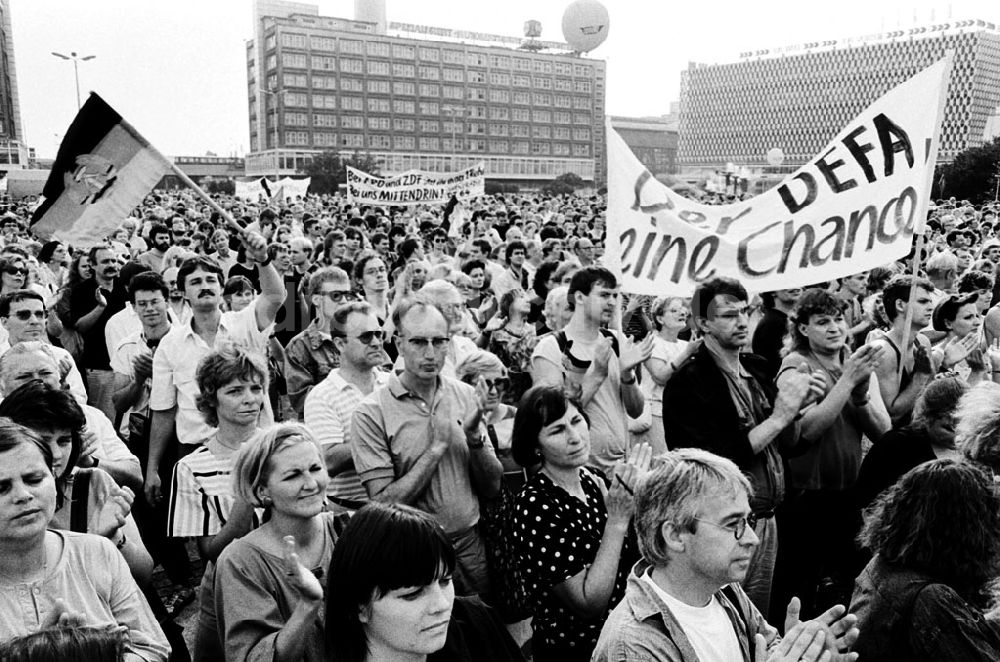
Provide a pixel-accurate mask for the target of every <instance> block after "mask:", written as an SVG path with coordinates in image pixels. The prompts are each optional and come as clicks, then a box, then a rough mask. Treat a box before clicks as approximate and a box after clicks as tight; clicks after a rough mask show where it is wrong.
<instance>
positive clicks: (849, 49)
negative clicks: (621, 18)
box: [677, 21, 1000, 175]
mask: <svg viewBox="0 0 1000 662" xmlns="http://www.w3.org/2000/svg"><path fill="white" fill-rule="evenodd" d="M947 52H952V53H954V60H953V67H952V74H951V85H950V88H949V93H948V99H947V102H946V106H945V111H944V118H943V124H942V128H941V145H940V149H939V152H938V159H939V160H940V161H950V160H951V159H952V158H954V156H955V154H957V153H958V152H961V151H962V150H964V149H966V148H969V147H975V146H978V145H981V144H983V142H984V141H986V140H988V139H989V138H990V137H992V135H991V131H990V130H989V126H988V125H989V123H990V118H991V117H994V116H995V115H996V112H997V107H998V105H1000V31H998V29H997V26H996V25H994V24H992V23H987V22H986V21H961V22H957V23H947V24H939V25H934V26H929V27H920V28H913V29H912V30H897V31H895V32H890V33H885V34H880V35H870V36H868V37H864V38H858V39H849V40H842V41H829V42H822V43H812V44H804V45H800V46H796V47H790V48H785V49H777V50H764V51H757V52H754V53H745V54H743V59H742V60H741V61H739V62H734V63H730V64H717V65H704V64H695V63H692V64H691V65H689V67H688V69H687V71H685V72H683V75H682V79H681V90H680V94H681V97H680V126H679V133H680V136H679V144H678V149H677V161H678V165H679V167H680V168H681V170H682V171H683V172H696V171H710V170H713V169H716V170H717V169H719V168H720V167H721V166H723V164H726V163H734V164H736V165H738V166H745V167H749V168H751V169H754V170H755V171H756V172H758V173H763V172H768V171H770V172H772V173H773V174H775V175H777V174H780V172H791V171H792V170H794V169H795V168H797V167H799V166H800V165H802V164H803V163H805V162H806V161H807V160H808V159H811V158H812V157H814V156H815V155H816V154H817V153H818V152H819V150H820V149H822V148H823V146H824V145H826V143H827V142H829V141H830V140H831V139H832V138H833V137H834V136H835V135H836V134H837V132H838V131H840V130H841V129H842V128H843V127H844V126H846V124H847V123H848V122H849V121H850V120H851V119H852V118H853V117H855V116H856V115H857V114H858V113H859V112H860V111H861V110H863V109H864V108H865V107H866V106H867V105H868V104H870V103H872V102H873V101H875V100H876V99H878V98H879V97H880V96H881V95H883V94H885V93H886V92H887V91H889V90H890V89H891V88H893V87H894V86H896V85H898V84H899V83H901V82H903V81H905V80H906V79H908V78H909V77H911V76H912V75H914V74H916V73H917V72H919V71H920V70H922V69H924V68H925V67H927V66H930V65H931V64H933V63H934V62H936V61H938V60H939V59H940V58H942V57H944V56H945V54H946V53H947ZM914 102H915V103H919V102H926V103H930V102H932V100H914ZM773 147H778V148H780V149H781V150H782V151H783V152H784V155H785V160H784V163H783V165H782V167H780V168H777V169H775V168H768V167H767V166H766V162H765V155H766V153H767V151H768V150H769V149H771V148H773Z"/></svg>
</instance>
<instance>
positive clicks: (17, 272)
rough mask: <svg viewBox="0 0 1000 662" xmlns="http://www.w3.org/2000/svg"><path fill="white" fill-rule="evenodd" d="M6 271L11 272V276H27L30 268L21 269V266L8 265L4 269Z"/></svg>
mask: <svg viewBox="0 0 1000 662" xmlns="http://www.w3.org/2000/svg"><path fill="white" fill-rule="evenodd" d="M4 273H6V274H10V275H11V276H27V275H28V270H27V269H21V268H19V267H7V268H6V269H4Z"/></svg>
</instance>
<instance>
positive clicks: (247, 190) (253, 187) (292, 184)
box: [233, 177, 312, 202]
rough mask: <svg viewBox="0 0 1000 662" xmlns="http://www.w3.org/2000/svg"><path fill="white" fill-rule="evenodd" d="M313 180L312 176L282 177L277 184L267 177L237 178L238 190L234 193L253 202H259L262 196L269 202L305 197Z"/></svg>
mask: <svg viewBox="0 0 1000 662" xmlns="http://www.w3.org/2000/svg"><path fill="white" fill-rule="evenodd" d="M311 182H312V177H305V178H302V179H292V178H291V177H282V178H281V179H279V180H278V183H277V185H276V184H275V183H274V182H272V181H271V180H269V179H268V178H267V177H254V178H252V179H247V180H240V179H237V180H236V191H235V193H234V194H233V195H235V196H236V197H237V198H242V199H244V200H250V201H252V202H257V201H258V200H259V199H260V198H261V196H263V198H264V200H265V201H268V202H270V201H275V200H283V201H287V200H289V199H292V200H294V199H295V197H296V196H303V197H305V194H306V191H308V190H309V184H310V183H311Z"/></svg>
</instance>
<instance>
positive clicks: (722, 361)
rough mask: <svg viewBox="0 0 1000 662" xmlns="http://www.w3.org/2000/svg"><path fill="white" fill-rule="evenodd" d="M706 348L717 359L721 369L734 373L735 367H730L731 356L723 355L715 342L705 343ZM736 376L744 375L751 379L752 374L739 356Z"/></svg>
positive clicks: (716, 362) (743, 376)
mask: <svg viewBox="0 0 1000 662" xmlns="http://www.w3.org/2000/svg"><path fill="white" fill-rule="evenodd" d="M705 349H707V350H708V353H709V354H710V355H711V357H712V360H714V361H715V365H717V366H719V370H721V371H723V372H726V373H729V374H733V369H732V368H730V367H729V358H728V357H725V356H722V354H720V353H719V351H718V350H717V349H716V348H715V345H714V343H705ZM736 366H737V368H736V371H735V372H736V376H738V377H742V378H743V379H750V377H751V375H750V373H749V372H747V369H746V368H744V367H743V362H742V361H740V360H739V359H738V358H737V360H736Z"/></svg>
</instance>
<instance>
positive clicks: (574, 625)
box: [513, 470, 638, 654]
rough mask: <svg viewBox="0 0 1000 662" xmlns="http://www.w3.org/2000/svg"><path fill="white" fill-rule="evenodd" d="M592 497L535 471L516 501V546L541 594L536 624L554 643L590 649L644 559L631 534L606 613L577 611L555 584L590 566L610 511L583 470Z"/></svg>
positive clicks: (534, 591) (534, 590) (533, 590)
mask: <svg viewBox="0 0 1000 662" xmlns="http://www.w3.org/2000/svg"><path fill="white" fill-rule="evenodd" d="M581 471H582V472H583V475H582V476H581V481H582V483H583V491H584V492H585V493H586V495H587V503H584V502H583V501H581V500H580V499H578V498H576V497H575V496H572V495H571V494H569V493H568V492H566V490H564V489H563V488H561V487H559V486H557V485H556V484H555V483H553V482H552V480H551V479H550V478H549V477H548V476H546V475H545V474H543V473H537V474H535V475H534V476H532V477H531V478H530V479H529V480H528V482H527V483H526V484H525V486H524V488H523V489H522V490H521V491H520V492H519V493H518V495H517V497H516V498H515V501H514V527H513V528H514V547H515V549H516V550H517V556H518V561H519V563H520V566H521V571H522V572H523V574H524V577H525V582H526V583H527V586H528V591H529V595H532V596H534V598H535V616H534V619H533V620H532V623H531V626H532V628H533V629H534V633H535V636H536V637H541V640H542V641H543V642H544V643H545V645H546V646H547V647H549V648H562V649H565V648H573V649H579V650H586V651H587V652H588V654H589V652H590V651H593V650H594V647H595V646H596V645H597V638H598V637H599V636H600V634H601V627H602V626H603V625H604V621H605V619H606V618H607V614H608V613H609V612H610V611H611V609H612V608H613V607H614V606H616V605H617V604H618V603H619V602H620V601H621V599H622V598H623V597H624V596H625V586H626V584H627V582H628V573H629V569H630V568H631V566H632V565H633V564H634V563H635V561H637V560H638V553H637V552H636V548H635V544H634V541H633V540H632V538H631V536H628V537H626V540H625V543H624V546H623V548H622V553H621V557H620V559H619V562H618V573H617V576H616V577H615V586H614V589H613V590H612V592H611V599H610V600H608V609H607V611H606V612H605V613H604V614H602V615H601V617H600V618H593V619H588V618H583V617H581V616H578V615H576V614H575V613H574V612H573V611H572V610H571V609H570V608H569V607H567V606H566V604H565V603H564V602H563V601H562V600H561V599H559V597H557V596H556V594H555V592H554V591H553V590H552V589H553V588H555V587H556V586H558V585H559V584H562V583H563V582H565V581H566V580H567V579H569V578H571V577H573V576H575V575H577V574H579V573H580V572H581V571H582V570H584V569H585V568H587V567H588V566H590V565H591V564H592V563H593V562H594V559H595V558H596V557H597V550H598V548H600V546H601V538H602V536H603V535H604V526H605V524H606V523H607V521H608V511H607V509H606V508H605V506H604V496H603V495H602V493H601V489H600V487H599V486H598V484H597V481H598V480H600V479H599V478H597V477H595V476H594V475H593V474H591V473H590V472H587V471H583V470H581Z"/></svg>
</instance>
